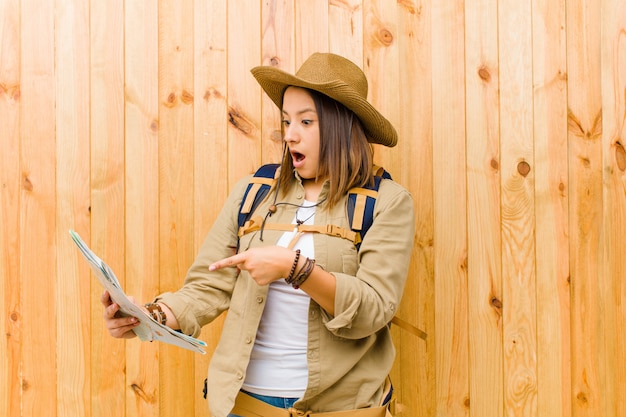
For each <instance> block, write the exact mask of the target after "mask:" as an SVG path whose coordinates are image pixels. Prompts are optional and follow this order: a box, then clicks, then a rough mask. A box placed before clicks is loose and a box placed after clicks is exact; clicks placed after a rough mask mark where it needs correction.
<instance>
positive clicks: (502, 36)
mask: <svg viewBox="0 0 626 417" xmlns="http://www.w3.org/2000/svg"><path fill="white" fill-rule="evenodd" d="M498 22H499V25H498V26H499V28H500V31H499V34H498V42H499V56H500V135H501V137H500V146H501V161H502V162H501V167H502V178H501V187H502V188H501V193H502V209H501V210H502V212H501V213H502V278H503V296H502V297H503V326H504V333H503V338H504V340H503V349H504V407H505V414H506V415H508V416H536V415H537V323H536V311H537V307H536V271H535V267H536V265H535V257H534V254H535V245H534V241H535V236H534V230H535V218H534V178H535V173H534V170H535V163H534V159H533V105H532V103H533V99H532V97H533V96H532V94H533V89H532V88H533V85H532V50H531V46H532V30H531V29H532V26H531V7H530V2H518V1H515V0H513V1H510V0H507V1H504V2H499V3H498Z"/></svg>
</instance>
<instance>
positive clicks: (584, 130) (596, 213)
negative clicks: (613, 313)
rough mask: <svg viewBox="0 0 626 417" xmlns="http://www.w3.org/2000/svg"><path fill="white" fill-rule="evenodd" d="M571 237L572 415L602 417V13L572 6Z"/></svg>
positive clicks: (587, 5)
mask: <svg viewBox="0 0 626 417" xmlns="http://www.w3.org/2000/svg"><path fill="white" fill-rule="evenodd" d="M566 16H567V45H568V47H567V68H568V90H567V97H568V98H567V99H568V120H567V125H568V143H569V148H568V149H569V153H568V163H569V172H568V176H569V181H570V184H571V185H570V187H569V191H570V194H569V202H570V204H569V213H568V215H569V236H570V246H569V250H570V279H571V313H570V314H571V322H570V326H571V331H572V335H571V345H570V351H571V358H572V364H571V372H572V392H571V394H570V396H571V400H572V414H573V415H574V416H576V417H582V416H597V415H603V413H604V410H603V409H602V401H603V399H602V398H603V396H604V392H605V391H604V388H603V381H602V380H601V375H600V362H601V361H603V360H604V359H605V357H604V353H602V349H603V345H604V344H603V342H602V339H603V337H604V334H603V330H602V328H601V327H600V326H599V323H601V320H602V317H601V309H602V306H601V297H600V293H599V291H600V289H599V279H598V278H602V273H601V271H602V267H601V259H602V258H603V255H602V253H601V247H600V239H601V233H602V212H603V202H602V200H603V196H602V194H603V191H602V143H601V137H602V97H601V84H600V68H601V65H600V62H601V61H600V9H599V8H598V7H596V3H593V4H592V2H590V1H586V0H575V1H572V0H570V1H568V2H567V9H566Z"/></svg>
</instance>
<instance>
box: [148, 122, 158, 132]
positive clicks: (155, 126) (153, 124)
mask: <svg viewBox="0 0 626 417" xmlns="http://www.w3.org/2000/svg"><path fill="white" fill-rule="evenodd" d="M150 131H151V132H152V133H156V132H158V131H159V121H158V120H156V119H153V120H152V122H150Z"/></svg>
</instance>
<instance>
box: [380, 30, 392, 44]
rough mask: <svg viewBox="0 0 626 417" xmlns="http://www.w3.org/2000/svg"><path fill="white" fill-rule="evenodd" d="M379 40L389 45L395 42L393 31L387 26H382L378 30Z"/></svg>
mask: <svg viewBox="0 0 626 417" xmlns="http://www.w3.org/2000/svg"><path fill="white" fill-rule="evenodd" d="M378 40H379V41H380V43H382V44H383V45H385V46H389V45H391V44H392V43H393V33H391V31H390V30H389V29H387V28H382V29H380V30H379V31H378Z"/></svg>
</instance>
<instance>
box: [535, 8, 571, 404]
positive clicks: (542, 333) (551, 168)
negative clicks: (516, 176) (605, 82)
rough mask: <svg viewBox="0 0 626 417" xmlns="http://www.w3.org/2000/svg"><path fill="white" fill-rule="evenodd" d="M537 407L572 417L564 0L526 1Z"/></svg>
mask: <svg viewBox="0 0 626 417" xmlns="http://www.w3.org/2000/svg"><path fill="white" fill-rule="evenodd" d="M532 21H533V24H532V32H533V84H534V87H533V90H534V114H533V118H534V130H533V134H534V147H535V152H534V158H535V167H536V168H535V216H536V225H537V226H536V250H535V256H536V263H537V266H536V271H537V295H536V299H537V378H538V379H537V392H538V395H537V413H538V415H550V416H557V415H558V416H563V415H571V412H572V408H571V401H570V389H571V388H570V387H571V371H570V367H569V364H570V362H571V356H570V351H569V349H568V346H569V345H570V335H571V334H570V318H571V317H570V285H569V239H568V202H569V201H568V189H567V185H568V180H567V175H568V173H567V152H568V150H567V62H566V52H567V49H566V42H565V39H566V37H565V26H566V22H565V1H555V2H546V1H534V2H533V4H532Z"/></svg>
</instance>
